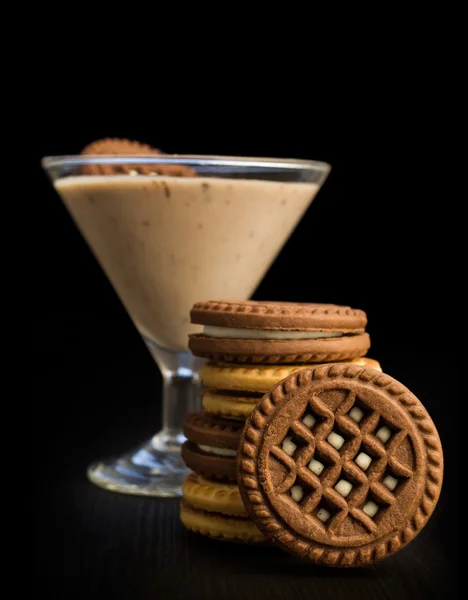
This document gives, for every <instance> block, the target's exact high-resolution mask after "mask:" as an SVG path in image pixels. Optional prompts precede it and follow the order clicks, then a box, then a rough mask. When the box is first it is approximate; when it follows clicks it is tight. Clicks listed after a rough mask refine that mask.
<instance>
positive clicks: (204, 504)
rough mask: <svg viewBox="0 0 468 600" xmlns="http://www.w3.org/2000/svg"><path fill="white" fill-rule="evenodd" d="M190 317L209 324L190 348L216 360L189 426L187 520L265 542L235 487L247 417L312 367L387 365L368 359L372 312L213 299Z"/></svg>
mask: <svg viewBox="0 0 468 600" xmlns="http://www.w3.org/2000/svg"><path fill="white" fill-rule="evenodd" d="M191 321H192V322H193V323H196V324H198V325H202V326H203V327H204V329H203V333H201V334H196V335H192V336H191V337H190V343H189V346H190V349H191V351H192V353H193V354H194V355H196V356H200V357H203V358H207V359H209V361H210V362H208V363H207V364H206V365H205V366H204V368H203V370H202V373H201V375H202V382H203V390H202V394H203V410H202V411H200V412H198V413H193V414H191V415H189V416H188V418H187V420H186V423H185V427H184V433H185V436H186V437H187V441H186V442H185V444H184V446H183V448H182V457H183V459H184V461H185V464H186V465H187V467H188V468H189V469H191V470H192V471H193V473H191V474H190V475H189V476H188V478H187V480H186V481H185V483H184V485H183V500H182V502H181V520H182V523H183V524H184V525H185V526H186V527H187V528H188V529H190V530H192V531H195V532H198V533H201V534H203V535H208V536H210V537H214V538H222V539H230V540H236V541H247V542H262V541H264V540H265V537H264V535H263V533H261V532H260V530H259V529H258V528H257V526H256V525H255V524H254V522H253V521H252V520H251V519H250V518H249V514H248V512H247V510H246V508H245V506H244V502H243V500H242V498H241V495H240V492H239V487H238V485H237V474H238V464H237V460H236V455H237V450H238V447H239V443H240V439H241V435H242V432H243V429H244V424H245V421H246V419H247V418H248V417H249V415H250V414H251V412H252V410H253V409H254V408H255V406H256V405H257V404H258V403H259V401H260V399H261V398H262V397H263V396H264V395H265V394H266V393H267V392H269V391H270V390H271V389H272V388H274V387H275V386H276V385H277V384H278V383H279V382H281V381H282V380H284V379H285V378H287V377H290V376H291V375H293V374H294V373H296V372H297V371H301V370H303V369H304V368H305V367H307V366H308V365H309V366H310V365H316V364H322V363H336V362H340V363H355V364H357V365H362V366H367V367H371V368H373V369H376V370H377V371H381V369H380V365H379V363H378V362H377V361H375V360H372V359H369V358H364V357H365V355H366V353H367V351H368V349H369V347H370V339H369V335H368V334H367V333H366V332H365V327H366V324H367V318H366V314H365V313H364V312H363V311H362V310H355V309H352V308H350V307H347V306H336V305H328V304H296V303H282V302H253V301H248V302H211V301H208V302H200V303H197V304H195V305H194V307H193V309H192V311H191ZM309 418H312V417H309ZM306 425H307V424H306ZM309 425H311V423H309ZM338 442H339V440H336V443H338ZM283 449H284V451H285V452H286V453H287V454H289V455H293V454H294V452H295V450H296V445H295V442H294V440H293V439H288V438H286V439H285V442H284V443H283ZM297 493H299V492H297Z"/></svg>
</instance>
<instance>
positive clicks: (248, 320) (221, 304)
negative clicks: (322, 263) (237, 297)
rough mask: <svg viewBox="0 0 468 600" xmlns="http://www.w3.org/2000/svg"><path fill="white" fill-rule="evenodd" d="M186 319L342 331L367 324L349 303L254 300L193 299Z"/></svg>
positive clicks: (224, 324) (222, 324)
mask: <svg viewBox="0 0 468 600" xmlns="http://www.w3.org/2000/svg"><path fill="white" fill-rule="evenodd" d="M190 318H191V322H192V323H196V324H197V325H213V326H217V327H238V328H241V329H244V328H246V329H277V330H281V329H286V330H288V329H290V330H293V331H342V332H344V333H360V332H363V331H364V329H365V327H366V324H367V316H366V313H365V312H364V311H363V310H357V309H354V308H351V307H349V306H338V305H335V304H303V303H298V302H260V301H254V300H249V301H244V302H243V301H234V302H229V301H222V300H221V301H210V300H208V301H206V302H197V303H196V304H194V306H193V308H192V310H191V312H190Z"/></svg>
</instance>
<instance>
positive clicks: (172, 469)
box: [87, 429, 189, 498]
mask: <svg viewBox="0 0 468 600" xmlns="http://www.w3.org/2000/svg"><path fill="white" fill-rule="evenodd" d="M184 441H185V437H184V435H183V434H182V433H181V432H180V433H175V434H171V433H168V432H167V431H165V430H164V429H163V430H162V431H160V432H159V433H157V434H156V435H155V436H154V437H153V438H152V439H151V440H149V441H148V442H146V443H145V444H143V445H142V446H141V447H140V448H138V449H137V450H135V451H133V452H129V453H128V454H125V455H124V456H122V457H120V458H117V459H108V460H103V461H100V462H96V463H94V464H92V465H91V466H90V467H89V468H88V471H87V475H88V479H89V480H90V481H91V482H92V483H94V484H95V485H98V486H99V487H101V488H104V489H105V490H109V491H111V492H120V493H121V494H132V495H135V496H156V497H159V498H174V497H177V496H181V495H182V490H181V487H182V483H183V482H184V480H185V478H186V476H187V475H188V473H189V470H188V469H187V467H186V466H185V465H184V463H183V462H182V458H181V456H180V447H181V445H182V444H183V442H184Z"/></svg>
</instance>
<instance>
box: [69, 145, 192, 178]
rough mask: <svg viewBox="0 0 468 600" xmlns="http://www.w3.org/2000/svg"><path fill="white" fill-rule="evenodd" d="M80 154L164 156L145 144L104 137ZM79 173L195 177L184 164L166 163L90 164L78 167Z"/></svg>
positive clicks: (190, 169)
mask: <svg viewBox="0 0 468 600" xmlns="http://www.w3.org/2000/svg"><path fill="white" fill-rule="evenodd" d="M81 154H82V155H84V156H89V155H93V156H96V155H110V156H119V155H149V156H154V155H157V156H164V155H163V153H162V152H161V151H160V150H157V149H156V148H152V147H151V146H148V145H147V144H140V142H134V141H131V140H125V139H118V138H106V139H103V140H97V141H95V142H92V143H91V144H88V146H86V147H85V148H83V150H82V151H81ZM80 173H81V174H83V175H119V174H135V173H136V174H139V175H170V176H173V177H196V176H197V173H196V171H195V170H194V169H192V168H191V167H189V166H186V165H168V164H160V165H158V164H125V163H122V164H120V163H119V164H92V165H83V166H82V167H80Z"/></svg>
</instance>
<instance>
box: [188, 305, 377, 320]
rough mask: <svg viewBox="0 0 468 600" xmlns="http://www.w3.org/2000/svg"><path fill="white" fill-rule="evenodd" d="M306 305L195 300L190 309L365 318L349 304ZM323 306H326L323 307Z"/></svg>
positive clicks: (363, 313) (363, 314) (361, 311)
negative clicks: (311, 306) (283, 305)
mask: <svg viewBox="0 0 468 600" xmlns="http://www.w3.org/2000/svg"><path fill="white" fill-rule="evenodd" d="M306 306H307V305H302V306H293V305H291V306H288V307H287V308H286V307H281V308H279V307H276V308H275V306H274V305H273V304H262V303H261V302H259V303H258V304H247V303H245V304H244V303H242V302H240V303H238V304H236V303H233V302H229V303H228V302H215V301H206V302H196V303H195V304H194V305H193V307H192V311H194V312H196V311H202V312H203V311H205V312H210V311H211V312H223V313H244V314H259V315H279V314H280V315H285V316H286V315H287V316H295V315H310V316H313V315H339V316H346V317H364V318H367V316H366V313H365V312H364V311H363V310H361V309H359V308H351V307H350V306H339V305H333V304H324V305H322V306H321V305H316V306H314V307H313V308H306ZM325 306H326V307H327V308H325Z"/></svg>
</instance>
